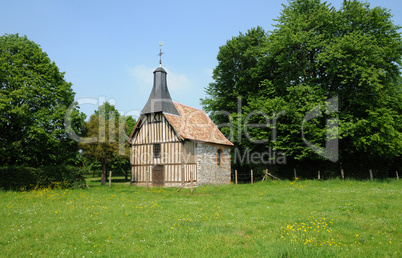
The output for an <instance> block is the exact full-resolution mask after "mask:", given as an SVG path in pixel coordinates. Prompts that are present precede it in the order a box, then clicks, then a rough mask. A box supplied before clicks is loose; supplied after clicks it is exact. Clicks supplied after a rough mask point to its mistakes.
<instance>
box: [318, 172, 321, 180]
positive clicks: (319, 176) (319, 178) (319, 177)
mask: <svg viewBox="0 0 402 258" xmlns="http://www.w3.org/2000/svg"><path fill="white" fill-rule="evenodd" d="M318 180H321V175H320V170H318Z"/></svg>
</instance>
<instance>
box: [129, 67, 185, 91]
mask: <svg viewBox="0 0 402 258" xmlns="http://www.w3.org/2000/svg"><path fill="white" fill-rule="evenodd" d="M164 69H165V70H166V72H167V85H168V88H169V91H183V90H191V89H192V88H193V83H192V82H191V81H190V79H188V77H187V76H186V75H184V74H176V73H173V72H171V71H170V70H169V69H166V68H164ZM128 70H129V72H130V74H131V75H132V76H133V77H134V80H135V83H136V84H137V85H136V86H139V89H140V90H141V91H146V92H147V91H149V92H150V90H151V89H152V86H153V80H154V74H153V72H154V70H155V68H149V67H147V66H145V65H137V66H134V67H131V68H128Z"/></svg>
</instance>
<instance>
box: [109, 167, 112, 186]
mask: <svg viewBox="0 0 402 258" xmlns="http://www.w3.org/2000/svg"><path fill="white" fill-rule="evenodd" d="M111 186H112V171H109V188H110V187H111Z"/></svg>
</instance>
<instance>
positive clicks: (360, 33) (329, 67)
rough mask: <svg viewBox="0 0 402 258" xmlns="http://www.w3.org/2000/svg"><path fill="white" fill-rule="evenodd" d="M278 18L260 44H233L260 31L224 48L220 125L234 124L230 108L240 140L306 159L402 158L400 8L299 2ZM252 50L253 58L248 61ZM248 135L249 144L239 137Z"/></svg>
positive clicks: (212, 106)
mask: <svg viewBox="0 0 402 258" xmlns="http://www.w3.org/2000/svg"><path fill="white" fill-rule="evenodd" d="M276 21H277V24H276V25H275V26H276V29H275V30H274V31H272V32H271V33H270V34H265V36H264V37H261V40H259V42H261V44H260V45H259V46H258V47H255V46H253V45H248V46H247V47H246V48H245V49H241V48H237V49H236V50H235V51H234V52H233V53H232V54H231V53H230V52H227V51H226V49H228V48H230V46H238V45H242V42H244V38H245V37H250V36H251V35H252V33H251V32H253V31H256V30H259V28H257V29H252V30H250V31H249V33H248V34H246V35H243V34H240V36H239V37H236V38H232V40H230V41H228V42H227V44H226V45H225V46H223V47H221V48H220V52H219V54H218V62H219V63H218V66H217V67H216V68H215V70H214V77H213V78H214V80H215V82H213V83H211V84H210V85H209V86H208V87H207V89H206V92H207V94H208V97H207V98H206V99H204V100H202V103H203V105H204V108H205V109H206V110H207V111H212V112H216V111H218V112H216V113H215V115H213V116H212V118H213V119H214V120H215V121H216V122H217V123H218V124H224V122H225V119H226V122H228V121H227V120H228V118H227V117H228V116H226V118H225V115H223V112H221V111H220V110H225V106H226V110H228V111H229V113H230V114H231V117H230V118H233V120H234V124H235V125H236V124H238V123H241V124H242V126H241V127H236V126H235V127H234V128H241V131H240V133H239V132H236V133H235V134H234V135H235V137H234V138H233V139H234V140H237V141H236V144H237V147H239V148H251V149H253V150H256V151H263V150H264V149H267V148H272V149H274V150H281V151H284V152H285V153H286V155H287V156H288V158H289V160H299V161H306V160H310V161H312V160H313V161H314V160H317V161H319V160H324V159H330V160H332V161H337V160H340V161H349V162H355V163H359V162H360V163H362V164H363V163H366V164H367V163H369V162H370V161H376V162H378V161H380V162H382V163H383V164H387V163H390V162H392V161H395V160H396V159H398V158H400V156H401V155H402V133H401V132H402V119H401V115H400V114H401V113H402V106H401V103H402V87H401V83H400V78H401V77H400V65H401V57H402V41H401V35H400V33H399V32H398V30H399V27H398V26H396V25H394V24H393V22H392V19H391V14H390V11H389V10H386V9H384V8H380V7H375V8H370V6H369V4H367V3H361V2H359V1H344V2H343V4H342V7H341V8H340V9H339V10H336V9H335V8H334V7H331V5H330V4H327V3H322V2H321V1H319V0H294V1H289V5H288V6H284V8H283V10H282V12H281V14H280V16H279V17H278V19H277V20H276ZM247 53H253V54H252V56H254V60H255V61H254V62H253V63H250V62H248V60H244V58H245V57H246V56H247ZM239 56H240V57H242V58H243V59H239V58H238V57H239ZM236 60H240V63H238V64H236V66H233V65H232V66H228V65H227V64H228V63H233V62H234V61H236ZM249 60H252V58H251V57H249ZM250 64H251V65H250ZM234 67H242V68H244V69H234ZM245 75H249V76H250V77H247V76H245ZM244 78H246V80H243V79H244ZM238 86H240V87H241V89H238V88H237V87H238ZM228 96H232V98H231V99H228ZM235 96H238V97H241V99H242V101H241V103H242V112H241V115H239V114H237V113H238V112H236V111H235V110H234V108H233V107H232V106H233V105H234V104H235V103H236V102H235V100H234V97H235ZM228 101H229V102H230V104H226V103H227V102H228ZM239 103H240V102H239ZM280 112H282V113H280ZM278 114H281V115H280V116H279V115H278ZM247 123H248V124H260V125H265V126H260V127H254V128H248V126H247V125H246V124H247ZM338 124H339V128H338V127H337V125H338ZM225 130H226V131H225ZM228 130H229V129H228V127H226V128H224V129H223V131H224V132H226V133H227V131H228ZM273 134H275V135H273ZM243 135H247V136H248V138H247V141H245V140H244V139H243V140H240V141H239V140H238V138H239V136H243ZM338 138H339V149H338V148H334V149H333V150H330V151H329V152H328V151H327V153H326V155H325V153H324V152H325V151H323V149H324V147H325V144H328V143H331V141H338ZM268 139H269V140H268ZM258 140H260V142H258ZM256 143H259V144H256ZM307 143H309V144H310V145H309V144H307ZM311 145H314V146H316V147H314V146H313V147H312V146H311ZM317 146H319V147H321V148H317ZM334 146H337V144H334Z"/></svg>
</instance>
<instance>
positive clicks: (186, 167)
mask: <svg viewBox="0 0 402 258" xmlns="http://www.w3.org/2000/svg"><path fill="white" fill-rule="evenodd" d="M128 142H129V143H130V146H131V157H130V162H131V184H132V185H145V184H147V183H148V184H150V185H153V186H180V185H182V184H183V183H185V182H189V181H190V179H192V181H193V182H194V185H202V184H227V183H230V173H231V169H230V149H231V147H232V146H233V144H232V143H231V142H230V141H229V140H228V139H226V137H225V136H224V135H223V134H222V133H221V131H220V130H219V129H218V128H217V127H216V125H215V124H214V123H213V122H212V121H211V119H210V118H209V117H208V116H207V114H206V113H205V112H204V111H202V110H199V109H195V108H192V107H189V106H186V105H182V104H179V103H177V102H174V101H172V99H171V96H170V93H169V90H168V87H167V73H166V71H165V70H164V69H163V68H162V67H159V68H157V69H156V70H155V71H154V84H153V88H152V91H151V94H150V97H149V99H148V102H147V103H146V105H145V107H144V108H143V110H142V111H141V115H140V117H139V119H138V121H137V123H136V125H135V127H134V129H133V131H132V133H131V135H130V137H129V139H128Z"/></svg>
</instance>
